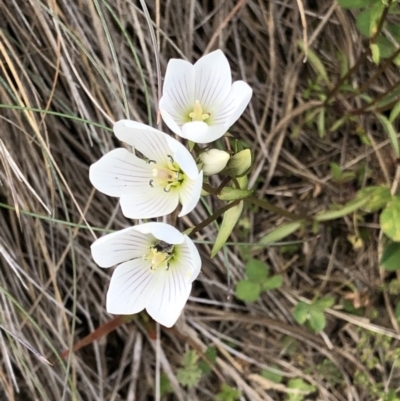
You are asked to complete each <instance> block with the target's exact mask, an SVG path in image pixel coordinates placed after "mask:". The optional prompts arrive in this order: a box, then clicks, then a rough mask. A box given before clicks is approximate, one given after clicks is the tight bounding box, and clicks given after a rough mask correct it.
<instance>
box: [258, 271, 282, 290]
mask: <svg viewBox="0 0 400 401" xmlns="http://www.w3.org/2000/svg"><path fill="white" fill-rule="evenodd" d="M282 282H283V278H282V276H278V275H275V276H272V277H270V278H268V279H267V281H266V282H265V283H264V284H263V286H262V289H263V290H264V291H268V290H275V289H276V288H280V287H282Z"/></svg>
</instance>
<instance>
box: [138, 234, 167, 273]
mask: <svg viewBox="0 0 400 401" xmlns="http://www.w3.org/2000/svg"><path fill="white" fill-rule="evenodd" d="M173 256H174V245H171V244H168V243H167V242H164V241H158V242H156V243H155V244H154V245H152V246H151V247H150V249H149V252H148V253H147V254H146V255H143V259H144V260H150V261H151V270H152V271H155V270H157V269H158V268H164V267H165V268H166V270H168V269H169V260H170V259H171V258H172V257H173Z"/></svg>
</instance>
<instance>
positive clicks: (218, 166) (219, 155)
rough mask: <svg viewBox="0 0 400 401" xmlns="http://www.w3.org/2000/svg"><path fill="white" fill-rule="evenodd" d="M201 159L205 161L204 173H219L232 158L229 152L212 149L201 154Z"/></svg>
mask: <svg viewBox="0 0 400 401" xmlns="http://www.w3.org/2000/svg"><path fill="white" fill-rule="evenodd" d="M199 158H200V161H201V162H202V163H203V173H204V175H212V174H217V173H219V172H220V171H221V170H223V169H224V168H225V166H226V164H227V163H228V160H229V158H230V156H229V153H227V152H224V151H223V150H218V149H210V150H206V151H205V152H203V153H200V155H199Z"/></svg>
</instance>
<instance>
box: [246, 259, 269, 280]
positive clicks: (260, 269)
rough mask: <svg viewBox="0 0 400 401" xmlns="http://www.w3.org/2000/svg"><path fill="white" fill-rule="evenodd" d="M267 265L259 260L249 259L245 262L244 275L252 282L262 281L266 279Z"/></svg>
mask: <svg viewBox="0 0 400 401" xmlns="http://www.w3.org/2000/svg"><path fill="white" fill-rule="evenodd" d="M268 270H269V268H268V266H267V265H266V264H265V263H264V262H262V261H261V260H257V259H251V260H249V261H248V262H247V263H246V275H247V277H248V278H249V281H251V282H252V283H262V282H264V281H265V280H266V279H267V276H268Z"/></svg>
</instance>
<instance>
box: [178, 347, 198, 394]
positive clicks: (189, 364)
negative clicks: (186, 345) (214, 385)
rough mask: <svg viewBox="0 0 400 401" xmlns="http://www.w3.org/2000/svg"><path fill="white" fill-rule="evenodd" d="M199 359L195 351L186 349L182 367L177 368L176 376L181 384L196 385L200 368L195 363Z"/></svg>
mask: <svg viewBox="0 0 400 401" xmlns="http://www.w3.org/2000/svg"><path fill="white" fill-rule="evenodd" d="M198 359H199V356H198V354H197V353H196V352H195V351H187V352H186V353H185V355H184V357H183V368H181V369H178V371H177V374H176V377H177V379H178V381H179V383H180V384H182V385H183V386H188V387H194V386H196V385H197V384H198V383H199V381H200V379H201V375H202V371H201V369H200V368H199V367H198V365H197V361H198Z"/></svg>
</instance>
